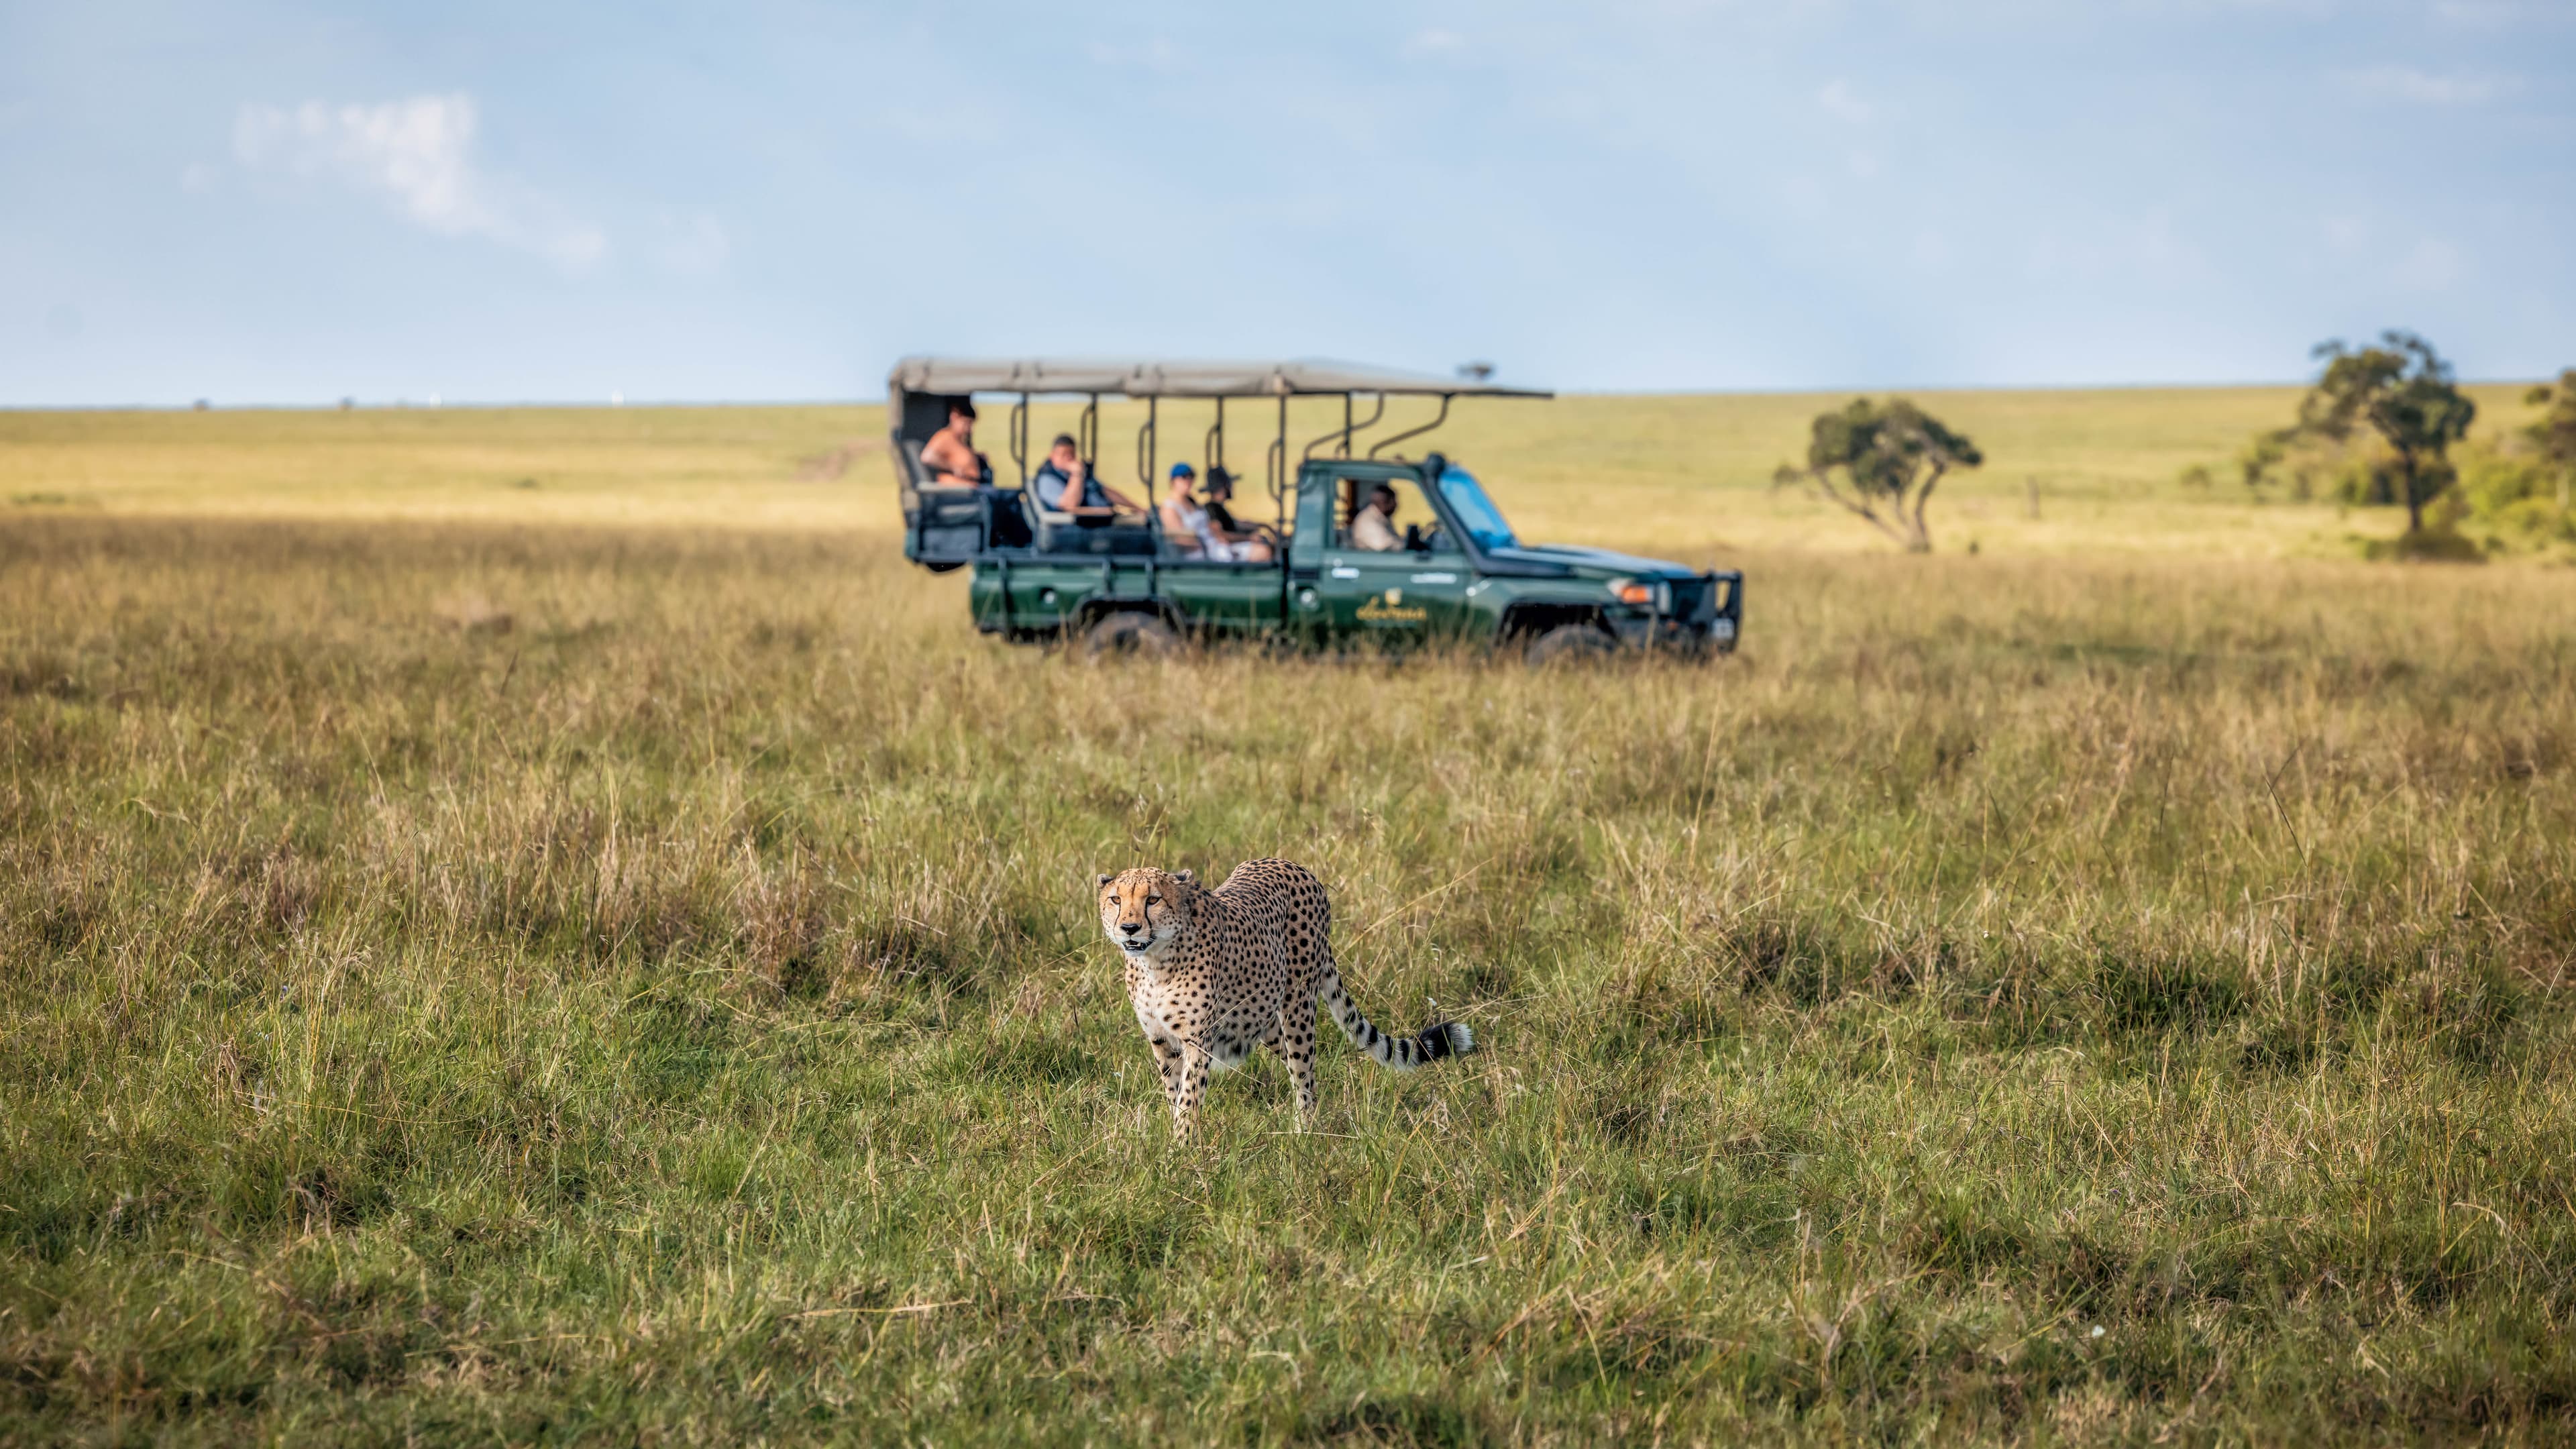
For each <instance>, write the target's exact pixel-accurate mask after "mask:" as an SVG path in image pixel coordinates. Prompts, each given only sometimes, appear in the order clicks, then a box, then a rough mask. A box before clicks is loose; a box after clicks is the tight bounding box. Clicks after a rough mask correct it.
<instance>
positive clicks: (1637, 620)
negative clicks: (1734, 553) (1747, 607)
mask: <svg viewBox="0 0 2576 1449" xmlns="http://www.w3.org/2000/svg"><path fill="white" fill-rule="evenodd" d="M1661 587H1662V589H1663V592H1664V597H1663V599H1662V600H1661V607H1659V608H1657V609H1655V610H1654V611H1652V612H1651V613H1650V612H1646V611H1643V610H1640V611H1639V612H1637V613H1636V614H1633V615H1631V616H1630V617H1629V618H1626V619H1623V620H1620V621H1619V622H1618V624H1617V628H1618V632H1619V635H1620V637H1621V638H1622V639H1624V640H1626V641H1627V642H1629V643H1632V644H1638V645H1643V646H1645V647H1647V648H1653V649H1673V650H1678V651H1681V652H1683V653H1692V654H1697V653H1712V654H1732V653H1734V652H1735V644H1736V640H1737V639H1738V638H1739V637H1740V636H1741V635H1742V634H1743V632H1744V574H1743V573H1742V571H1740V570H1737V569H1714V570H1711V571H1710V572H1708V573H1704V574H1701V575H1700V576H1699V577H1697V578H1688V579H1667V580H1664V581H1663V583H1662V585H1661Z"/></svg>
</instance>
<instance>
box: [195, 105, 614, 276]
mask: <svg viewBox="0 0 2576 1449" xmlns="http://www.w3.org/2000/svg"><path fill="white" fill-rule="evenodd" d="M475 124H476V117H475V112H474V98H473V97H471V96H465V95H448V96H414V97H412V98H411V99H409V100H402V101H385V102H381V103H379V104H376V105H340V106H329V105H325V104H323V103H322V102H320V101H306V102H305V103H304V104H303V105H300V106H297V107H295V108H293V109H291V110H290V109H288V108H286V107H284V106H270V105H257V104H252V105H245V106H243V107H242V108H241V114H240V116H239V117H237V118H236V119H235V120H234V122H233V155H234V157H235V158H236V159H238V160H239V161H240V162H241V164H242V165H243V166H244V167H246V168H248V169H251V170H254V171H274V172H279V173H282V174H285V175H289V176H296V177H301V178H307V179H311V178H328V179H331V180H336V181H340V182H343V183H345V184H347V185H351V186H355V187H357V188H359V189H360V190H363V191H371V192H374V193H376V194H378V195H380V196H382V197H384V198H385V199H386V200H387V201H389V202H391V203H392V204H393V206H394V208H395V209H396V210H397V211H399V212H401V213H402V214H403V215H404V216H407V217H409V218H410V219H411V220H413V221H415V222H418V223H419V224H420V225H422V226H425V227H427V228H429V229H430V230H431V231H435V232H439V233H441V234H443V235H446V236H479V237H482V238H484V239H486V240H488V241H494V242H499V243H500V244H502V245H504V246H510V247H517V248H519V249H521V250H523V251H531V252H535V253H537V254H538V255H540V256H543V257H547V258H549V259H551V260H553V261H554V262H556V263H557V264H558V265H561V266H566V267H582V266H587V265H589V264H590V263H592V262H594V261H597V260H598V259H599V257H600V255H601V253H603V252H605V251H606V250H607V249H608V239H607V238H606V237H605V236H603V235H602V234H601V233H600V231H599V229H598V228H597V227H594V226H591V225H590V224H588V223H587V222H584V221H581V220H580V219H578V218H576V217H574V216H572V215H571V214H570V213H568V212H567V211H566V210H565V209H564V208H563V207H562V206H561V205H559V204H558V203H556V202H555V201H554V200H553V199H552V198H550V197H548V196H546V195H544V194H543V193H541V192H538V191H536V190H535V189H533V188H531V187H529V186H527V185H526V184H524V183H522V182H519V181H516V180H514V179H512V178H509V177H506V176H496V175H492V174H490V173H487V172H484V171H482V170H480V169H479V168H477V167H476V166H475V164H474V155H473V152H474V131H475Z"/></svg>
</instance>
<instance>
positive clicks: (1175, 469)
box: [1172, 463, 1199, 478]
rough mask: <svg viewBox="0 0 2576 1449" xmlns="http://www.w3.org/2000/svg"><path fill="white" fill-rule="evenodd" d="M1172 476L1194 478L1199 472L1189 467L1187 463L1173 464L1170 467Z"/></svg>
mask: <svg viewBox="0 0 2576 1449" xmlns="http://www.w3.org/2000/svg"><path fill="white" fill-rule="evenodd" d="M1172 476H1173V477H1175V478H1195V477H1197V476H1199V470H1198V469H1196V468H1193V467H1191V466H1190V465H1189V464H1187V463H1174V464H1173V465H1172Z"/></svg>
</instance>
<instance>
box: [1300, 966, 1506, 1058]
mask: <svg viewBox="0 0 2576 1449" xmlns="http://www.w3.org/2000/svg"><path fill="white" fill-rule="evenodd" d="M1319 994H1320V995H1321V996H1322V997H1323V1001H1324V1009H1325V1010H1327V1011H1329V1012H1331V1013H1332V1014H1333V1024H1334V1025H1336V1026H1338V1027H1340V1028H1341V1029H1342V1035H1344V1036H1346V1037H1349V1038H1350V1039H1351V1045H1353V1046H1355V1047H1358V1048H1359V1049H1360V1050H1361V1051H1364V1052H1367V1053H1368V1054H1369V1055H1370V1056H1372V1057H1375V1058H1376V1059H1377V1062H1378V1065H1380V1066H1385V1067H1393V1068H1395V1069H1396V1070H1397V1071H1399V1072H1409V1071H1412V1070H1413V1069H1414V1068H1415V1067H1418V1066H1422V1065H1424V1064H1426V1063H1429V1062H1436V1061H1438V1060H1440V1059H1441V1058H1442V1057H1463V1056H1465V1055H1466V1054H1467V1053H1469V1052H1471V1051H1474V1050H1475V1049H1476V1034H1475V1033H1474V1032H1472V1031H1469V1030H1468V1029H1467V1023H1465V1022H1463V1021H1444V1022H1440V1023H1438V1024H1437V1025H1433V1026H1426V1027H1424V1028H1423V1029H1422V1030H1421V1031H1420V1032H1418V1033H1416V1034H1414V1035H1412V1036H1403V1037H1397V1036H1388V1035H1387V1034H1386V1033H1385V1032H1382V1031H1380V1030H1378V1029H1377V1027H1376V1026H1375V1025H1374V1024H1373V1023H1371V1022H1370V1021H1369V1019H1368V1018H1367V1017H1365V1016H1362V1015H1361V1014H1360V1008H1359V1004H1358V1003H1357V1002H1354V1001H1352V1000H1351V996H1350V993H1349V992H1347V991H1344V990H1343V989H1342V973H1340V972H1339V971H1335V970H1333V969H1331V968H1330V967H1327V968H1325V972H1324V989H1323V991H1322V992H1320V993H1319Z"/></svg>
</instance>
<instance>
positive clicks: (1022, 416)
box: [1010, 393, 1029, 488]
mask: <svg viewBox="0 0 2576 1449" xmlns="http://www.w3.org/2000/svg"><path fill="white" fill-rule="evenodd" d="M1010 437H1011V461H1012V462H1013V463H1016V464H1018V465H1019V469H1020V486H1021V487H1023V488H1026V487H1028V486H1029V395H1028V394H1027V393H1021V394H1020V400H1019V401H1018V402H1015V403H1013V404H1011V426H1010Z"/></svg>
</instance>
